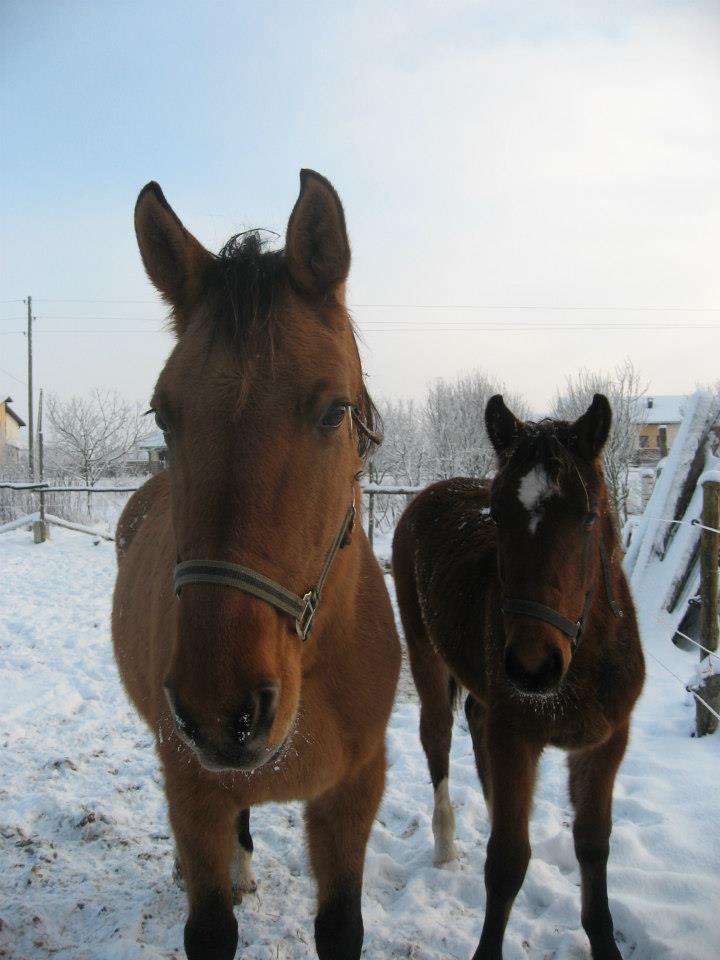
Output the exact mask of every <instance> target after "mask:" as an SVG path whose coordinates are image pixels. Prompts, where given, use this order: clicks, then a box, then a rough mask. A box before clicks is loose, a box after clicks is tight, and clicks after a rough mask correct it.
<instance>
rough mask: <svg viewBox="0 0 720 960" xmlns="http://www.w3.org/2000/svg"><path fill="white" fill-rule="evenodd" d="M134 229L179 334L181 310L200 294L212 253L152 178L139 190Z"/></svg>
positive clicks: (211, 259)
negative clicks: (170, 310)
mask: <svg viewBox="0 0 720 960" xmlns="http://www.w3.org/2000/svg"><path fill="white" fill-rule="evenodd" d="M135 233H136V234H137V240H138V246H139V248H140V256H141V257H142V261H143V264H144V265H145V269H146V271H147V275H148V277H149V278H150V280H151V282H152V283H153V284H154V285H155V287H157V289H158V290H159V291H160V293H161V294H162V295H163V297H164V299H165V300H167V302H168V303H169V304H170V305H171V306H172V308H173V310H174V312H175V327H176V332H177V333H178V334H180V333H182V332H183V331H182V314H183V311H184V310H187V309H188V308H190V307H192V306H193V304H194V303H195V301H196V300H197V299H198V298H199V295H200V293H201V291H202V289H203V281H204V278H205V275H206V270H207V268H208V266H209V265H210V264H211V263H212V261H213V256H212V254H211V253H209V252H208V251H207V250H206V249H205V247H203V245H202V244H201V243H199V242H198V241H197V240H196V239H195V237H194V236H193V235H192V234H191V233H189V232H188V231H187V230H186V229H185V227H184V226H183V225H182V223H181V222H180V220H179V218H178V216H177V214H176V213H175V211H174V210H173V209H172V207H171V206H170V204H169V203H168V202H167V200H166V199H165V196H164V194H163V192H162V190H161V189H160V187H159V185H158V184H157V183H155V181H151V182H150V183H148V184H146V186H144V187H143V188H142V190H141V191H140V196H139V197H138V199H137V203H136V204H135Z"/></svg>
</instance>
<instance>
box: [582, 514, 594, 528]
mask: <svg viewBox="0 0 720 960" xmlns="http://www.w3.org/2000/svg"><path fill="white" fill-rule="evenodd" d="M596 520H597V512H596V511H595V510H591V511H590V513H588V514H586V515H585V519H584V520H583V526H585V527H591V526H592V525H593V524H594V523H595V521H596Z"/></svg>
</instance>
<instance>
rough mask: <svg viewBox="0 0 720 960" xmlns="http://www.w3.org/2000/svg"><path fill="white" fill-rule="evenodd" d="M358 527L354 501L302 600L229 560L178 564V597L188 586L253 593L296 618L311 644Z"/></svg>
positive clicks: (175, 580) (302, 635)
mask: <svg viewBox="0 0 720 960" xmlns="http://www.w3.org/2000/svg"><path fill="white" fill-rule="evenodd" d="M354 523H355V502H354V499H353V503H352V504H351V506H350V509H349V510H348V512H347V513H346V515H345V519H344V520H343V524H342V526H341V527H340V530H339V532H338V534H337V536H336V537H335V539H334V541H333V543H332V546H331V547H330V549H329V550H328V553H327V556H326V557H325V563H324V565H323V568H322V570H321V571H320V576H319V577H318V580H317V582H316V584H315V586H314V587H311V588H310V589H309V590H308V591H307V593H305V594H303V596H302V597H300V596H298V595H297V594H296V593H292V591H290V590H288V589H286V588H285V587H283V586H282V584H280V583H277V582H276V581H275V580H271V579H270V578H269V577H265V576H263V575H262V574H261V573H257V572H256V571H255V570H251V569H250V568H249V567H242V566H240V564H238V563H228V562H227V561H225V560H184V561H182V562H181V563H178V564H177V565H176V567H175V575H174V578H173V586H174V589H175V593H176V594H177V595H178V596H179V595H180V591H181V590H182V588H183V587H184V586H185V585H186V584H188V583H219V584H220V585H221V586H224V587H233V588H234V589H235V590H241V591H242V592H243V593H249V594H251V595H252V596H253V597H259V598H260V599H261V600H265V602H266V603H269V604H270V605H271V606H273V607H275V609H276V610H280V612H281V613H285V614H287V615H288V616H289V617H293V618H294V620H295V630H296V632H297V635H298V636H299V637H300V639H301V640H307V638H308V637H309V636H310V633H311V631H312V626H313V622H314V620H315V614H316V613H317V608H318V604H319V603H320V597H321V595H322V591H323V587H324V586H325V581H326V580H327V578H328V574H329V573H330V568H331V567H332V564H333V560H334V559H335V557H336V556H337V553H338V551H339V550H340V549H341V548H342V547H344V546H345V545H346V544H347V543H349V539H348V538H349V536H350V534H351V533H352V528H353V525H354Z"/></svg>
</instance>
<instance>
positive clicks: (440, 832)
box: [432, 777, 458, 867]
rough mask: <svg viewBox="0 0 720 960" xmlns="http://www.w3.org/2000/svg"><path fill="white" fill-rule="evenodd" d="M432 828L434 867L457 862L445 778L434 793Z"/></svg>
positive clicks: (453, 821) (451, 815)
mask: <svg viewBox="0 0 720 960" xmlns="http://www.w3.org/2000/svg"><path fill="white" fill-rule="evenodd" d="M432 828H433V836H434V837H435V851H434V853H433V863H434V864H435V866H436V867H438V866H440V864H441V863H448V862H449V861H450V860H457V857H458V852H457V847H456V846H455V814H454V813H453V808H452V804H451V803H450V792H449V790H448V780H447V777H445V779H444V780H441V781H440V783H439V784H438V786H437V790H436V791H435V806H434V809H433V818H432Z"/></svg>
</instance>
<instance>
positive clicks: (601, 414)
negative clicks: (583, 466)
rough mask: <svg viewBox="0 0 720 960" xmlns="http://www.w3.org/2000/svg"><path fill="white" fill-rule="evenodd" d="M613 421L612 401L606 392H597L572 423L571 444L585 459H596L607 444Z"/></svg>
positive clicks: (570, 431) (570, 429)
mask: <svg viewBox="0 0 720 960" xmlns="http://www.w3.org/2000/svg"><path fill="white" fill-rule="evenodd" d="M611 423H612V409H611V407H610V401H609V400H608V398H607V397H606V396H605V395H604V394H602V393H596V394H595V396H594V397H593V400H592V403H591V404H590V406H589V407H588V409H587V410H586V411H585V413H584V414H583V415H582V416H581V417H579V418H578V419H577V420H576V421H575V423H572V424H570V427H569V444H570V446H571V447H572V448H573V449H574V450H576V451H577V453H579V454H580V456H581V457H584V459H585V460H594V459H595V457H597V456H598V454H599V453H600V451H601V450H602V448H603V447H604V446H605V441H606V440H607V438H608V433H609V432H610V424H611Z"/></svg>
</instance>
